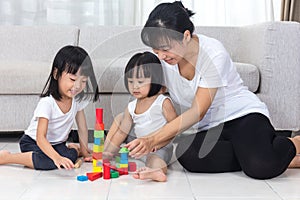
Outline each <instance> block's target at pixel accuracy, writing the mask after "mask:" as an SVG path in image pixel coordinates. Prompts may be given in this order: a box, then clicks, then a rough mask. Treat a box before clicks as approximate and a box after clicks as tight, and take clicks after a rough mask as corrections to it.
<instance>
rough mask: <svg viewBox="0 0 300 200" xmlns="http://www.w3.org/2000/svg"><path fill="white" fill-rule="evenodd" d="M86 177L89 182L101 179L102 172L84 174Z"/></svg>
mask: <svg viewBox="0 0 300 200" xmlns="http://www.w3.org/2000/svg"><path fill="white" fill-rule="evenodd" d="M86 176H87V177H88V179H89V180H90V181H94V180H96V179H98V178H101V177H102V172H90V173H86Z"/></svg>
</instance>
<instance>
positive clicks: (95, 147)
mask: <svg viewBox="0 0 300 200" xmlns="http://www.w3.org/2000/svg"><path fill="white" fill-rule="evenodd" d="M103 150H104V145H95V144H94V145H93V152H95V153H99V152H103Z"/></svg>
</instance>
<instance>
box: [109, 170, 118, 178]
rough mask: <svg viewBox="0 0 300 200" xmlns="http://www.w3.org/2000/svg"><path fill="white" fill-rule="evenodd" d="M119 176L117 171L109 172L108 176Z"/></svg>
mask: <svg viewBox="0 0 300 200" xmlns="http://www.w3.org/2000/svg"><path fill="white" fill-rule="evenodd" d="M119 176H120V175H119V172H117V171H112V172H110V177H111V178H118V177H119Z"/></svg>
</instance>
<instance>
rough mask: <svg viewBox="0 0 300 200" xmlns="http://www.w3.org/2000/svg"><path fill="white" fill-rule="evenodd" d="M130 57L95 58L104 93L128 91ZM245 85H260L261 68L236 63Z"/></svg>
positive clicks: (100, 86) (101, 88)
mask: <svg viewBox="0 0 300 200" xmlns="http://www.w3.org/2000/svg"><path fill="white" fill-rule="evenodd" d="M128 60H129V58H119V59H115V60H114V59H111V60H109V59H101V60H100V59H97V60H94V66H95V73H96V77H98V83H99V88H100V91H101V92H104V93H127V90H126V89H125V87H124V76H123V74H124V70H125V66H126V64H127V62H128ZM234 64H235V66H236V68H237V71H238V72H239V74H240V76H241V78H242V80H243V81H244V85H246V86H247V87H248V89H249V90H250V91H252V92H256V91H257V90H258V87H259V70H258V68H257V67H256V66H254V65H252V64H248V63H238V62H235V63H234Z"/></svg>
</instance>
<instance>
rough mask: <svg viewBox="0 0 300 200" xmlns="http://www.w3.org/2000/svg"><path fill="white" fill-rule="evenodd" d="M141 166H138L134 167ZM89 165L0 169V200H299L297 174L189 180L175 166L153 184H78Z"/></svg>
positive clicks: (14, 147) (0, 145) (2, 145)
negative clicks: (163, 181)
mask: <svg viewBox="0 0 300 200" xmlns="http://www.w3.org/2000/svg"><path fill="white" fill-rule="evenodd" d="M0 149H7V150H10V151H12V152H18V151H19V146H18V143H17V141H10V140H7V141H6V140H5V139H2V138H0ZM138 164H139V165H141V163H138ZM91 169H92V166H91V163H84V164H83V165H82V167H81V168H79V169H76V170H73V171H66V170H52V171H36V170H31V169H28V168H24V167H22V166H17V165H10V166H0V180H1V181H0V200H2V199H3V200H14V199H19V200H35V199H39V200H40V199H45V200H46V199H59V200H64V199H70V200H77V199H88V200H92V199H97V200H101V199H116V200H122V199H124V200H125V199H126V200H127V199H130V200H134V199H139V200H140V199H160V200H161V199H172V200H177V199H182V200H183V199H184V200H189V199H191V200H194V199H197V200H250V199H255V200H299V199H300V169H288V170H287V171H286V172H285V173H284V174H283V175H281V176H280V177H277V178H274V179H271V180H266V181H262V180H254V179H251V178H248V177H246V176H245V175H244V174H243V173H242V172H237V173H223V174H194V173H189V172H186V171H185V170H183V168H182V167H181V166H180V164H178V163H177V162H174V163H173V164H172V165H171V166H170V168H169V174H168V181H167V182H166V183H157V182H152V181H140V180H136V179H133V178H132V177H131V175H126V176H121V177H120V178H117V179H110V180H104V179H98V180H95V181H93V182H91V181H87V182H79V181H77V180H76V177H77V175H82V174H85V173H86V172H90V171H91Z"/></svg>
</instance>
